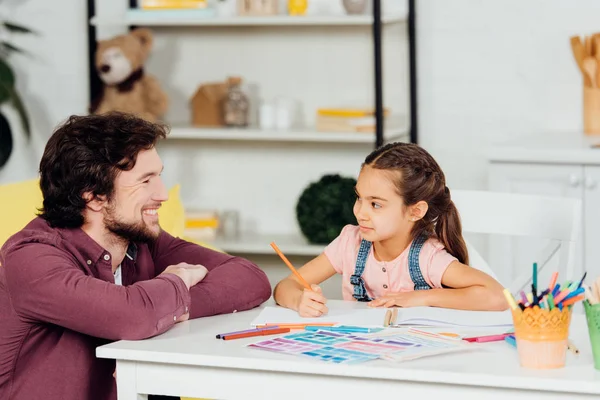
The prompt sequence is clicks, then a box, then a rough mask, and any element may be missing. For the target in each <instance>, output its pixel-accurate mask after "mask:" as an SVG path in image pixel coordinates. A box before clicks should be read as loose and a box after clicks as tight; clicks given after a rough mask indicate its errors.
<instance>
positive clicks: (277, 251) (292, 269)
mask: <svg viewBox="0 0 600 400" xmlns="http://www.w3.org/2000/svg"><path fill="white" fill-rule="evenodd" d="M271 247H272V248H273V250H275V252H276V253H277V255H279V257H280V258H281V259H282V260H283V262H284V263H285V265H287V266H288V268H289V269H290V271H292V273H293V274H294V275H295V276H296V278H298V280H299V281H300V283H301V284H302V285H303V286H304V287H305V288H307V289H308V290H312V288H311V287H310V285H309V284H308V282H306V281H305V280H304V278H303V277H302V275H300V273H299V272H298V271H297V270H296V268H294V266H293V265H292V263H291V262H290V260H288V259H287V257H286V256H285V255H283V253H282V252H281V250H279V247H277V245H276V244H275V242H271Z"/></svg>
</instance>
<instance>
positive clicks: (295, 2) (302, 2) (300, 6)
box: [288, 0, 308, 15]
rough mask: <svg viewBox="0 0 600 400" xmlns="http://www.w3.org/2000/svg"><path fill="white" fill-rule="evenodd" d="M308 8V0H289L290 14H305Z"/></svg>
mask: <svg viewBox="0 0 600 400" xmlns="http://www.w3.org/2000/svg"><path fill="white" fill-rule="evenodd" d="M307 8H308V0H288V14H289V15H305V14H306V9H307Z"/></svg>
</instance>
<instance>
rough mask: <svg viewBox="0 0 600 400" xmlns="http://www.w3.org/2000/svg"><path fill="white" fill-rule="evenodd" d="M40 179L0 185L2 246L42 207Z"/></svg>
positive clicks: (0, 242) (0, 241)
mask: <svg viewBox="0 0 600 400" xmlns="http://www.w3.org/2000/svg"><path fill="white" fill-rule="evenodd" d="M38 182H39V180H38V179H37V178H36V179H30V180H27V181H23V182H18V183H10V184H7V185H0V199H2V201H0V247H1V246H2V245H3V244H4V242H6V240H7V239H8V238H9V237H11V236H12V235H14V234H15V233H17V232H18V231H20V230H21V229H23V227H24V226H25V225H27V224H28V223H29V221H31V220H32V219H33V218H34V217H35V214H36V213H37V210H38V208H40V207H42V192H41V190H40V186H39V184H38Z"/></svg>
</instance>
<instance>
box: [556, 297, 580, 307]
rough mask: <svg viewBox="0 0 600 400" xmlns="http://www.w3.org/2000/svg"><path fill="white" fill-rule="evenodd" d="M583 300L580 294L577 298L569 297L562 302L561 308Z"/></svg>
mask: <svg viewBox="0 0 600 400" xmlns="http://www.w3.org/2000/svg"><path fill="white" fill-rule="evenodd" d="M583 299H585V295H583V294H580V295H579V296H575V297H571V298H570V299H567V300H565V301H563V302H562V305H563V307H566V306H570V305H571V304H575V303H577V302H578V301H579V300H583Z"/></svg>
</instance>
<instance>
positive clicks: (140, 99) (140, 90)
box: [90, 28, 168, 121]
mask: <svg viewBox="0 0 600 400" xmlns="http://www.w3.org/2000/svg"><path fill="white" fill-rule="evenodd" d="M151 49H152V32H151V31H150V30H149V29H145V28H138V29H134V30H133V31H131V32H129V33H128V34H125V35H120V36H117V37H114V38H112V39H109V40H103V41H100V42H98V46H97V48H96V70H97V71H98V74H99V76H100V79H101V80H102V82H103V83H104V85H103V87H102V91H101V93H100V94H99V96H98V97H97V98H96V99H95V101H94V103H93V104H92V106H91V107H90V112H91V113H93V114H103V113H105V112H108V111H121V112H127V113H132V114H135V115H137V116H139V117H141V118H144V119H147V120H149V121H156V120H157V119H160V118H161V117H162V116H163V115H164V113H165V112H166V110H167V107H168V99H167V95H166V94H165V92H164V91H163V90H162V88H161V86H160V84H159V82H158V80H157V79H156V78H154V77H153V76H151V75H149V74H146V73H145V72H144V63H145V62H146V60H147V59H148V56H149V55H150V50H151Z"/></svg>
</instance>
